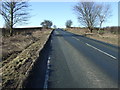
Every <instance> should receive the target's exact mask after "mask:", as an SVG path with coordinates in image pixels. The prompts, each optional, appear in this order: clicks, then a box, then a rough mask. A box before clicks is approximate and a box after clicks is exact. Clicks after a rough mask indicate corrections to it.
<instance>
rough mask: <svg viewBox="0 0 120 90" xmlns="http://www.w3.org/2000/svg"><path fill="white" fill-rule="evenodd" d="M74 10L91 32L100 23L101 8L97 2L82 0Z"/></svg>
mask: <svg viewBox="0 0 120 90" xmlns="http://www.w3.org/2000/svg"><path fill="white" fill-rule="evenodd" d="M74 10H75V11H76V13H77V15H78V20H79V22H80V23H81V24H82V25H83V26H87V27H88V29H89V30H90V32H92V30H93V28H94V27H95V26H96V25H98V23H97V22H98V17H97V16H98V12H99V8H98V6H97V4H96V3H95V2H80V3H78V4H77V5H76V6H75V7H74Z"/></svg>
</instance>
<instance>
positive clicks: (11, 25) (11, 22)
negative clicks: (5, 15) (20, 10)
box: [10, 2, 13, 36]
mask: <svg viewBox="0 0 120 90" xmlns="http://www.w3.org/2000/svg"><path fill="white" fill-rule="evenodd" d="M10 14H11V20H10V36H13V2H11V12H10Z"/></svg>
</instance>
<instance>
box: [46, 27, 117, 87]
mask: <svg viewBox="0 0 120 90" xmlns="http://www.w3.org/2000/svg"><path fill="white" fill-rule="evenodd" d="M51 47H52V50H51V55H50V65H51V67H50V74H49V84H48V88H117V87H118V48H117V47H116V46H113V45H110V44H107V43H103V42H100V41H97V40H93V39H90V38H86V37H84V36H81V35H76V34H72V33H69V32H66V31H64V30H62V29H56V30H55V31H54V32H53V34H52V39H51Z"/></svg>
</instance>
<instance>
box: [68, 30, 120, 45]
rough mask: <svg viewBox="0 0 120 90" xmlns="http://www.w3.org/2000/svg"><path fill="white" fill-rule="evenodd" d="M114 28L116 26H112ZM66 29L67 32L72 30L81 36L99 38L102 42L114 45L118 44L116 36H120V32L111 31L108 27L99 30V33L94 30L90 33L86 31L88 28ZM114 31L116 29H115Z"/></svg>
mask: <svg viewBox="0 0 120 90" xmlns="http://www.w3.org/2000/svg"><path fill="white" fill-rule="evenodd" d="M114 29H117V28H114ZM66 31H69V32H72V33H75V34H78V35H83V36H86V37H89V38H92V39H96V40H99V41H103V42H106V43H110V44H113V45H116V46H120V44H119V42H120V41H118V40H119V39H118V37H119V36H120V34H118V33H113V32H111V31H110V30H109V29H105V30H104V31H102V30H101V31H100V32H99V33H98V32H97V31H96V30H93V33H90V32H89V31H88V29H85V28H84V29H83V28H81V29H75V28H73V29H66ZM115 31H116V30H115Z"/></svg>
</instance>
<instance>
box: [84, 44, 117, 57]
mask: <svg viewBox="0 0 120 90" xmlns="http://www.w3.org/2000/svg"><path fill="white" fill-rule="evenodd" d="M86 45H88V46H89V47H92V48H94V49H96V50H98V51H99V52H102V53H104V54H106V55H108V56H110V57H111V58H113V59H117V58H116V57H114V56H112V55H110V54H108V53H106V52H104V51H102V50H100V49H98V48H96V47H94V46H92V45H90V44H88V43H86Z"/></svg>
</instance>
